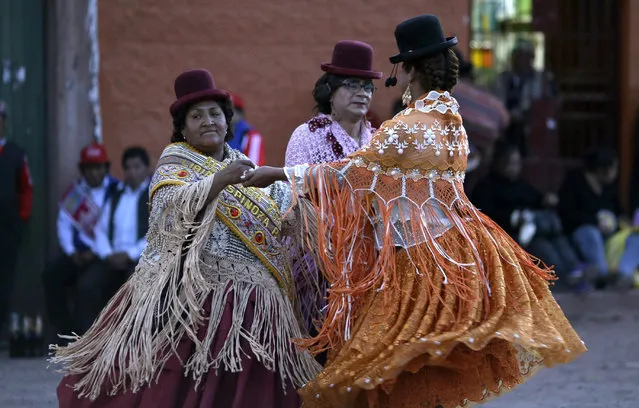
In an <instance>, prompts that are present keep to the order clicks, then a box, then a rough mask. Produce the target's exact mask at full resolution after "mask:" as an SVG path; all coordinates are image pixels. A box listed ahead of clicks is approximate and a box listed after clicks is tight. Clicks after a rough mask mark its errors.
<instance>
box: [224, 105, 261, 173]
mask: <svg viewBox="0 0 639 408" xmlns="http://www.w3.org/2000/svg"><path fill="white" fill-rule="evenodd" d="M231 101H232V102H233V118H232V119H231V120H232V125H233V139H231V140H230V141H229V142H228V143H229V145H230V146H231V147H232V148H234V149H235V150H239V151H241V152H242V153H244V154H245V155H246V156H247V157H248V158H249V159H251V161H252V162H253V163H255V164H256V165H258V166H263V165H264V164H265V160H266V157H265V153H264V138H263V137H262V135H261V134H260V133H259V132H258V131H257V130H255V128H254V127H253V126H251V125H250V124H249V123H248V122H247V121H246V117H245V115H244V100H243V99H242V98H241V97H240V96H239V95H237V94H233V95H231Z"/></svg>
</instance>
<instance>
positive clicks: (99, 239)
mask: <svg viewBox="0 0 639 408" xmlns="http://www.w3.org/2000/svg"><path fill="white" fill-rule="evenodd" d="M148 188H149V182H148V181H145V182H144V183H142V184H141V185H140V186H139V187H138V188H137V189H135V190H133V189H132V188H131V187H129V186H124V192H123V193H122V196H121V197H120V201H119V202H118V206H117V208H116V209H115V213H114V214H113V241H112V242H111V241H109V221H110V217H111V205H112V202H111V200H109V202H108V203H107V204H106V205H105V206H104V210H103V211H102V215H101V216H100V222H99V223H98V226H97V227H96V233H95V236H96V238H95V253H96V255H97V256H98V257H100V258H102V259H105V258H107V257H109V256H110V255H112V254H114V253H117V252H126V253H127V254H128V255H129V258H131V260H132V261H134V262H137V261H138V259H140V255H142V251H143V250H144V247H145V246H146V236H145V237H142V238H140V239H138V201H139V199H140V196H141V195H142V193H143V192H144V191H145V190H147V189H148Z"/></svg>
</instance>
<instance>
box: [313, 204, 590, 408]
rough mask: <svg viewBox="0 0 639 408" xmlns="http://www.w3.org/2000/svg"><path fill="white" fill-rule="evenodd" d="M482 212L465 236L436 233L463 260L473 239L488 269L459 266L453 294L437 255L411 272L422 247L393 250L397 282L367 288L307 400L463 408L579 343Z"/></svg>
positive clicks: (563, 356)
mask: <svg viewBox="0 0 639 408" xmlns="http://www.w3.org/2000/svg"><path fill="white" fill-rule="evenodd" d="M479 218H480V220H476V221H475V222H473V223H471V224H467V228H466V231H467V233H470V234H471V235H472V236H471V237H465V236H463V235H462V234H461V233H460V232H459V231H458V230H457V229H451V230H449V231H448V232H446V233H445V234H444V235H443V236H442V237H441V238H443V239H445V240H446V241H454V242H457V243H458V245H457V249H456V250H455V252H454V253H450V255H452V256H453V257H454V258H455V259H458V260H460V261H461V262H469V263H470V262H472V261H473V257H474V255H473V251H472V250H471V245H470V241H472V242H473V243H474V247H475V248H476V249H477V250H478V251H479V252H480V257H481V258H482V260H483V262H484V266H485V268H484V270H485V271H486V272H485V273H486V274H487V276H485V277H481V276H478V275H476V274H473V273H471V272H470V271H469V270H463V269H459V271H458V272H459V274H460V275H464V276H457V277H455V280H456V281H457V282H458V283H462V282H463V283H462V285H463V287H464V292H465V296H460V293H459V288H458V285H451V284H446V283H444V275H443V274H441V273H440V272H439V271H438V265H437V264H436V262H437V260H436V258H434V257H432V258H431V261H430V262H431V264H430V265H427V267H426V268H424V269H422V270H426V271H429V272H428V273H423V274H420V273H417V272H416V270H415V267H414V263H413V261H412V260H411V259H414V258H418V257H419V258H420V259H421V260H422V261H423V260H424V259H427V258H428V257H423V255H422V256H421V257H420V256H419V255H418V254H419V252H420V251H425V250H426V249H425V248H424V245H418V246H414V247H411V248H409V249H408V250H399V251H397V253H396V256H395V261H394V263H395V265H394V266H395V268H394V269H395V283H396V284H395V285H391V286H388V287H386V288H385V289H384V290H383V291H375V290H370V291H369V292H368V293H367V294H366V295H365V299H364V301H363V302H362V303H361V304H360V306H359V307H358V308H357V312H356V315H355V316H353V321H354V322H355V323H354V327H353V328H352V331H351V337H350V338H351V340H349V341H347V342H346V343H344V345H343V346H342V347H341V348H339V349H336V350H337V351H335V352H334V353H335V354H333V355H331V356H330V358H329V363H328V364H327V365H326V367H325V369H324V370H323V371H322V372H321V373H320V374H319V375H318V377H316V379H315V380H314V381H312V382H311V383H309V384H307V385H305V386H304V387H303V388H302V389H301V390H300V394H301V395H302V397H303V400H304V405H303V406H304V407H307V408H313V407H318V408H319V407H322V408H328V407H335V408H338V407H339V408H343V407H375V408H378V407H379V408H382V407H393V408H401V407H417V406H419V407H432V408H449V407H450V408H454V407H466V406H469V405H471V404H473V403H481V402H485V401H487V400H488V399H489V398H491V397H493V396H495V395H499V394H500V393H502V392H504V391H507V390H510V389H512V388H513V387H515V386H516V385H518V384H521V383H522V382H524V381H525V380H526V379H527V378H528V377H529V376H530V375H532V374H534V373H535V372H536V371H537V370H538V369H539V368H541V367H544V366H553V365H555V364H559V363H567V362H570V361H572V360H573V359H575V358H576V357H577V356H578V355H580V354H582V353H584V352H585V351H586V347H585V346H584V344H583V342H582V341H581V340H580V339H579V337H578V335H577V334H576V333H575V331H574V330H573V329H572V327H571V326H570V323H569V322H568V320H567V319H566V317H565V316H564V314H563V312H562V311H561V309H560V308H559V306H558V305H557V303H556V302H555V300H554V298H553V296H552V294H551V293H550V290H549V288H548V283H547V281H546V280H545V279H544V277H543V274H541V273H540V272H541V270H540V269H539V268H538V267H537V266H535V265H533V264H531V260H530V258H529V257H528V256H527V254H526V253H525V252H524V251H522V250H521V248H519V247H518V246H517V245H516V244H515V243H514V242H513V241H512V240H511V239H510V238H509V237H508V236H507V235H505V234H504V232H503V231H501V230H499V229H498V227H495V226H494V224H493V223H492V222H491V221H490V220H489V219H488V218H487V217H485V216H483V214H480V215H479ZM473 224H477V225H473ZM486 232H489V234H487V233H486ZM467 238H471V240H470V241H468V240H467ZM464 243H466V244H464ZM449 250H450V249H449ZM450 273H451V272H450V270H449V271H448V274H449V275H450ZM485 280H487V281H488V282H490V285H491V290H492V293H491V295H490V296H486V295H485V287H484V283H483V282H484V281H485ZM389 292H390V293H389ZM469 292H470V293H469ZM469 295H470V296H469Z"/></svg>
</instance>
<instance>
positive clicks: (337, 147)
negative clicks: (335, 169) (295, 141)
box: [308, 117, 344, 159]
mask: <svg viewBox="0 0 639 408" xmlns="http://www.w3.org/2000/svg"><path fill="white" fill-rule="evenodd" d="M332 124H333V121H332V120H330V119H329V118H327V117H315V118H313V119H311V120H309V121H308V130H310V131H311V132H313V133H315V132H316V131H317V130H318V129H323V128H325V127H326V126H330V125H332ZM326 141H327V142H328V144H329V146H331V149H332V150H333V154H334V155H335V158H337V159H343V158H344V148H343V147H342V145H341V144H340V143H339V142H338V141H337V138H336V137H335V135H334V134H333V131H332V130H330V129H329V130H328V132H326Z"/></svg>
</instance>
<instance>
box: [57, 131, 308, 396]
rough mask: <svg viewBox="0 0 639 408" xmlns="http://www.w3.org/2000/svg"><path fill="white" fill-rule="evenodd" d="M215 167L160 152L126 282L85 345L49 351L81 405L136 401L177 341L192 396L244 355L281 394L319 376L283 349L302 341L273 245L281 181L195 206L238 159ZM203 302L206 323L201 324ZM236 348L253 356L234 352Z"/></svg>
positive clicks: (182, 151)
mask: <svg viewBox="0 0 639 408" xmlns="http://www.w3.org/2000/svg"><path fill="white" fill-rule="evenodd" d="M225 157H226V159H225V160H224V162H221V163H220V162H216V161H214V160H212V159H210V158H208V157H206V156H204V155H201V154H199V153H198V152H196V151H194V150H192V149H190V148H189V146H188V145H186V144H179V143H178V144H172V145H169V146H168V147H167V148H166V149H165V151H164V152H163V154H162V157H161V158H160V161H159V163H158V168H157V169H156V172H155V174H154V176H153V180H152V182H151V186H150V189H151V194H150V195H151V215H150V223H149V224H150V228H149V233H148V236H147V242H148V243H147V247H146V249H145V251H144V253H143V255H142V257H141V259H140V262H139V264H138V267H137V269H136V272H135V274H134V275H133V276H132V277H131V278H130V279H129V281H128V282H127V283H126V284H125V285H124V286H123V287H122V288H121V289H120V290H119V291H118V293H117V294H116V295H115V296H114V297H113V299H112V300H111V301H110V302H109V304H108V305H107V307H106V308H105V310H104V311H103V312H102V314H101V315H100V317H99V318H98V319H97V321H96V322H95V323H94V325H93V326H92V327H91V329H90V330H89V331H88V332H87V333H86V334H85V335H84V336H82V337H79V338H78V337H74V339H76V341H74V342H73V343H71V344H70V345H69V346H67V347H62V348H58V347H55V346H53V349H54V350H55V356H54V357H52V359H51V360H52V362H53V363H59V364H61V365H62V367H63V372H64V373H65V374H68V375H79V380H78V381H77V382H76V383H75V389H76V390H77V391H78V393H79V396H81V397H90V398H96V397H97V396H98V395H99V394H100V393H101V392H105V391H106V392H109V393H111V394H116V393H122V392H125V391H128V390H132V391H133V392H136V391H138V390H139V389H141V388H142V387H144V386H146V385H148V384H150V383H151V382H152V381H156V380H157V378H158V376H159V375H161V373H162V368H163V366H164V365H165V364H166V362H167V361H168V359H169V358H170V357H172V356H174V355H176V353H175V350H176V349H177V345H178V343H179V342H180V340H182V339H183V338H184V336H187V338H188V339H189V340H190V341H192V342H193V344H194V345H195V352H194V353H193V354H192V355H191V356H190V357H189V358H188V360H186V361H182V364H183V366H184V372H185V375H187V376H190V377H191V378H192V379H193V380H194V383H195V384H196V386H197V384H198V383H199V381H200V379H201V377H202V375H203V374H205V373H207V372H208V371H209V370H211V369H216V370H217V369H222V370H228V371H231V372H239V371H241V370H242V364H241V363H242V358H243V356H245V355H246V354H247V353H248V352H249V351H250V352H252V354H253V355H255V356H256V358H257V359H258V360H259V361H260V362H261V363H262V364H264V365H265V366H266V367H267V368H268V369H270V370H273V371H277V372H278V373H280V375H281V378H282V382H283V384H286V383H289V382H290V383H292V384H293V385H294V386H296V387H299V386H301V385H303V384H305V383H306V382H308V381H309V380H311V379H312V378H313V377H314V375H315V374H316V373H317V372H318V371H319V369H320V367H319V366H318V365H317V363H316V362H315V360H314V359H313V358H312V357H311V355H310V354H308V353H307V352H302V351H299V350H298V349H297V348H296V347H295V346H294V345H293V344H292V343H291V339H293V338H299V337H301V336H302V332H301V330H300V327H299V324H298V318H299V317H298V316H296V315H295V313H294V307H293V305H292V302H291V298H292V297H293V295H294V288H293V286H292V281H291V278H290V272H289V271H288V269H287V267H286V266H285V264H286V262H285V261H284V260H283V254H281V253H280V251H281V245H280V242H279V239H280V237H279V233H280V231H279V230H280V228H281V215H280V214H281V213H280V211H283V210H285V209H286V208H288V206H289V204H290V199H291V194H290V190H287V189H288V186H287V185H286V184H283V183H278V184H276V185H274V186H272V187H271V188H269V189H268V190H259V189H254V188H244V187H240V186H230V187H228V188H227V189H225V190H224V191H223V192H222V193H221V194H220V196H219V197H218V198H217V199H216V200H215V201H214V202H213V203H211V204H209V205H205V200H206V197H207V195H208V192H209V189H210V187H211V183H212V180H213V177H214V174H215V173H216V172H217V171H219V170H220V169H222V168H224V167H225V166H226V165H228V164H229V163H230V162H231V161H233V160H237V159H244V158H245V157H244V156H243V155H242V154H241V153H239V152H237V151H235V150H232V149H229V148H228V147H226V149H225ZM180 259H183V261H182V262H180ZM252 293H255V302H256V305H255V315H254V316H253V323H252V325H251V327H250V329H249V330H248V331H247V330H246V328H243V327H242V322H243V320H244V314H245V312H246V308H247V305H248V303H249V298H250V296H251V294H252ZM209 295H210V296H211V300H210V302H211V315H210V316H209V317H205V316H204V315H203V314H202V311H203V306H204V302H205V301H206V299H207V298H208V297H209ZM229 297H232V299H233V324H232V327H231V330H230V332H229V333H228V336H227V339H226V342H225V344H224V346H223V347H222V349H221V351H220V352H219V353H218V354H217V355H211V348H212V341H213V339H214V337H215V334H216V331H217V328H218V325H219V323H220V321H221V318H222V312H223V310H224V305H225V304H226V302H227V299H228V298H229ZM201 330H206V336H205V337H204V338H203V340H200V339H198V336H197V334H198V331H200V332H201ZM241 339H246V340H247V341H248V343H249V344H250V348H251V350H242V347H241V345H240V340H241ZM245 358H246V357H245Z"/></svg>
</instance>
